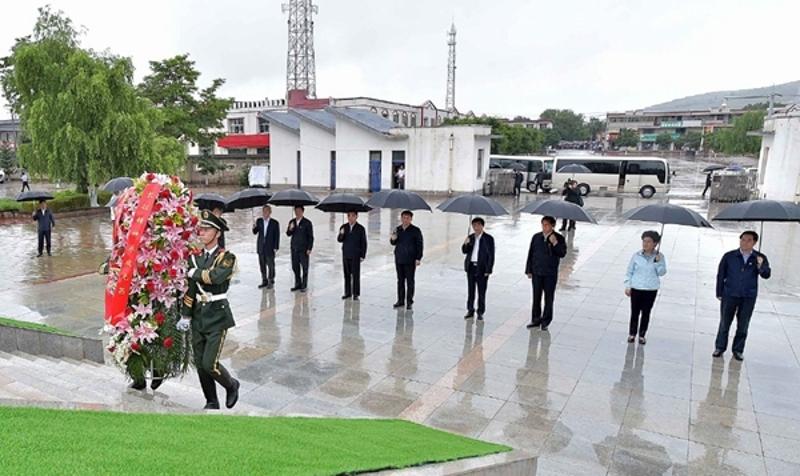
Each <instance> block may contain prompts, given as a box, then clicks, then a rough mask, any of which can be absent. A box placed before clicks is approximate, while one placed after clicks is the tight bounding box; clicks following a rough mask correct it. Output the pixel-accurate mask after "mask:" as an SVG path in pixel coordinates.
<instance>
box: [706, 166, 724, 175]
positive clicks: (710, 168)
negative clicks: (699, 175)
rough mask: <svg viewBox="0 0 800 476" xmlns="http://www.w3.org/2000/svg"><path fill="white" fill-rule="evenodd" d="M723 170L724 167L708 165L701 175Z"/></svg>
mask: <svg viewBox="0 0 800 476" xmlns="http://www.w3.org/2000/svg"><path fill="white" fill-rule="evenodd" d="M724 168H725V166H724V165H709V166H708V167H706V168H704V169H703V173H704V174H707V173H709V172H715V171H717V170H722V169H724Z"/></svg>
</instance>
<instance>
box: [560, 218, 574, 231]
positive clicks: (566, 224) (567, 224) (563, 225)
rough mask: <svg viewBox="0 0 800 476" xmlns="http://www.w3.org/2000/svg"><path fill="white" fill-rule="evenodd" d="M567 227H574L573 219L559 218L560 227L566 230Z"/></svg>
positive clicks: (572, 228) (571, 228)
mask: <svg viewBox="0 0 800 476" xmlns="http://www.w3.org/2000/svg"><path fill="white" fill-rule="evenodd" d="M567 227H569V229H570V230H574V229H575V220H561V229H562V230H566V229H567Z"/></svg>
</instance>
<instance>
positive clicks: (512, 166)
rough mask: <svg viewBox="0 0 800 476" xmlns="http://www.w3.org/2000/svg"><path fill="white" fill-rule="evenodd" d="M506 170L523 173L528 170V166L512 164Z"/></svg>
mask: <svg viewBox="0 0 800 476" xmlns="http://www.w3.org/2000/svg"><path fill="white" fill-rule="evenodd" d="M506 168H507V169H511V170H518V171H520V172H524V171H526V170H528V166H527V165H525V164H520V163H519V162H514V163H513V164H511V165H509V166H508V167H506Z"/></svg>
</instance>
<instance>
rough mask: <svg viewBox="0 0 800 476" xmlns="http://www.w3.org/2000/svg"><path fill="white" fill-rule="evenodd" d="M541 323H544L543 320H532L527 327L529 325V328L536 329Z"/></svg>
mask: <svg viewBox="0 0 800 476" xmlns="http://www.w3.org/2000/svg"><path fill="white" fill-rule="evenodd" d="M540 325H542V321H531V322H530V324H528V325H527V326H525V327H527V328H528V329H535V328H537V327H539V326H540Z"/></svg>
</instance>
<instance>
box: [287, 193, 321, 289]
mask: <svg viewBox="0 0 800 476" xmlns="http://www.w3.org/2000/svg"><path fill="white" fill-rule="evenodd" d="M304 213H305V208H303V207H302V206H300V205H298V206H296V207H294V218H292V219H291V220H289V228H287V229H286V235H287V236H291V237H292V241H291V244H290V248H291V250H292V271H294V287H293V288H292V291H300V292H303V293H304V292H306V289H307V288H308V257H309V256H311V249H312V248H313V247H314V227H313V226H312V225H311V221H310V220H309V219H308V218H305V217H304V216H303V215H304Z"/></svg>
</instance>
